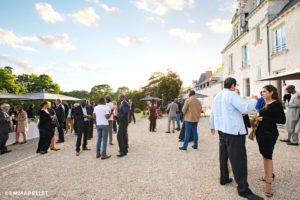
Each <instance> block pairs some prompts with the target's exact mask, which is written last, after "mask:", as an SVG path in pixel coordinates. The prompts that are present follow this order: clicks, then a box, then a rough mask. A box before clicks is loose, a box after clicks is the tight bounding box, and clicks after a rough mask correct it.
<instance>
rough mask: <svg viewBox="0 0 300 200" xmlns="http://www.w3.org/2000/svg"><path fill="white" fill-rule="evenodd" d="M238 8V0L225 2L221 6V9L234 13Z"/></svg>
mask: <svg viewBox="0 0 300 200" xmlns="http://www.w3.org/2000/svg"><path fill="white" fill-rule="evenodd" d="M237 8H238V2H237V1H234V2H232V1H227V2H225V3H223V4H221V7H220V8H219V11H221V12H230V13H234V12H235V10H236V9H237Z"/></svg>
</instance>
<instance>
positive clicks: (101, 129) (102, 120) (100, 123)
mask: <svg viewBox="0 0 300 200" xmlns="http://www.w3.org/2000/svg"><path fill="white" fill-rule="evenodd" d="M111 115H112V112H111V110H110V109H109V107H108V106H107V105H106V100H105V98H103V97H101V98H100V99H99V105H98V106H96V107H95V109H94V114H93V116H94V119H95V120H96V125H97V133H98V138H97V145H96V158H100V157H101V159H102V160H103V159H107V158H110V157H111V156H110V155H107V154H106V145H107V136H108V128H109V123H108V119H109V118H110V117H111ZM102 139H103V144H102V156H101V155H100V146H101V142H102Z"/></svg>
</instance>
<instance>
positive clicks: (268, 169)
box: [0, 77, 300, 200]
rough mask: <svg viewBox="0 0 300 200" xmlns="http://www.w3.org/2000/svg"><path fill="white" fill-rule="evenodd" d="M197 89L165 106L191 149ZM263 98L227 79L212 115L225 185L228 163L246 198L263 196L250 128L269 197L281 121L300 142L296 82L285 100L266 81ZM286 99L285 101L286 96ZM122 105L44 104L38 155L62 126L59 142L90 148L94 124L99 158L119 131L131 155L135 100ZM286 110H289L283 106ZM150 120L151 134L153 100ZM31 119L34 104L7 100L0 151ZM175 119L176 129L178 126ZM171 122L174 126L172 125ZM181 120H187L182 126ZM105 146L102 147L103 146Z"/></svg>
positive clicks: (0, 121)
mask: <svg viewBox="0 0 300 200" xmlns="http://www.w3.org/2000/svg"><path fill="white" fill-rule="evenodd" d="M195 94H196V93H195V91H193V90H192V91H190V93H189V97H188V99H186V100H183V101H181V102H180V101H179V100H178V99H175V98H174V99H172V100H171V101H170V102H169V104H168V105H167V106H166V111H167V115H168V126H167V128H168V129H167V131H166V133H171V132H172V133H175V130H177V131H180V135H179V141H180V142H183V145H182V146H181V147H179V149H180V150H182V151H187V148H188V144H189V142H190V141H194V144H193V146H192V148H193V149H197V148H198V129H197V128H198V122H199V121H200V117H201V112H202V105H201V102H200V101H199V100H198V99H197V98H196V97H195ZM260 95H261V97H260V98H258V97H257V96H255V95H253V96H252V99H251V100H250V101H249V102H245V101H244V100H243V98H242V97H240V92H239V90H238V89H237V82H236V80H235V79H234V78H230V77H229V78H227V79H226V80H225V81H224V89H223V90H222V91H221V92H220V93H218V94H217V96H216V97H215V98H214V101H213V105H212V111H211V115H210V127H211V135H214V134H215V132H216V131H217V132H218V135H219V165H220V184H221V185H226V184H228V183H231V182H232V181H233V179H232V178H230V176H229V170H228V168H229V164H230V165H231V167H232V171H233V176H234V179H235V181H236V183H237V185H238V187H237V190H238V194H239V195H240V196H242V197H245V198H248V199H253V200H260V199H263V198H262V197H259V196H257V195H255V194H254V193H253V192H252V191H251V190H250V188H249V184H248V182H247V176H248V169H247V154H246V146H245V142H246V135H248V128H250V127H252V131H251V133H250V135H249V138H250V139H253V138H254V137H256V141H257V143H258V150H259V152H260V153H261V155H262V160H263V166H264V176H262V177H261V179H259V180H260V181H263V182H265V184H266V185H265V191H264V192H265V193H264V194H265V196H266V197H272V196H273V192H272V187H271V184H272V182H273V181H274V180H275V173H274V166H273V160H272V159H273V151H274V148H275V144H276V142H277V139H278V136H279V132H278V129H277V124H285V125H286V131H287V133H288V137H287V139H284V140H280V141H281V142H286V143H287V144H288V145H292V146H298V145H299V137H298V133H299V129H300V94H299V93H297V91H296V88H295V86H293V85H289V86H285V87H284V97H283V98H281V97H280V95H279V93H278V90H277V88H275V87H274V86H272V85H266V86H264V87H263V88H262V91H261V93H260ZM282 99H283V100H282ZM118 100H119V105H118V103H117V102H116V101H112V99H111V97H110V96H106V97H101V98H100V99H99V102H98V103H97V104H95V103H94V102H91V103H89V102H88V101H87V100H85V99H83V100H81V102H80V104H77V105H76V104H75V105H74V106H73V105H71V104H68V105H67V104H65V105H64V106H63V105H62V102H61V100H60V99H57V100H56V101H55V104H54V106H53V107H51V103H50V102H48V101H44V102H42V104H41V108H40V110H39V113H38V115H39V124H38V128H39V133H40V137H39V143H38V148H37V151H36V152H37V153H40V154H45V153H47V152H48V149H49V148H50V149H51V150H54V151H58V150H59V149H58V148H55V145H54V139H55V130H56V129H57V130H58V141H57V143H63V142H64V141H65V139H64V135H65V133H67V132H69V130H70V132H71V133H72V132H73V131H74V133H75V135H76V136H77V140H76V144H75V151H76V156H79V155H80V151H81V150H83V151H90V150H91V149H90V148H88V146H87V145H88V140H90V139H92V138H93V129H94V125H95V126H96V130H97V144H96V158H101V159H108V158H110V157H111V155H109V154H108V153H107V151H106V150H107V143H109V144H110V145H114V144H113V134H114V133H117V141H118V145H119V154H118V157H123V156H126V155H127V154H128V148H129V146H128V125H129V123H130V122H131V121H132V120H133V122H134V123H135V122H136V120H135V116H134V109H135V105H134V103H133V102H132V101H131V100H129V101H128V102H127V101H126V98H125V95H123V94H122V95H120V96H119V99H118ZM285 108H286V109H287V112H285V111H284V109H285ZM253 111H256V115H254V117H252V118H251V119H250V117H249V115H248V113H251V112H253ZM148 113H149V115H148V119H149V121H150V128H149V130H150V132H155V131H156V120H157V118H158V109H157V105H156V104H155V101H154V100H152V101H151V104H150V105H149V107H148ZM28 118H34V105H30V106H29V107H28V109H27V110H26V111H24V110H23V108H22V106H15V107H14V109H13V110H10V106H9V104H6V103H5V104H2V105H1V110H0V131H1V134H0V150H1V154H4V153H8V152H10V150H8V149H7V147H6V145H5V143H6V141H7V139H8V133H10V132H12V131H13V124H16V125H17V126H16V129H15V132H16V142H15V143H14V144H18V143H19V137H20V134H21V135H22V136H23V142H22V143H26V131H27V124H28V122H27V120H28ZM175 122H176V125H177V126H176V128H175ZM171 123H172V129H171ZM181 123H182V124H181ZM101 144H102V145H101Z"/></svg>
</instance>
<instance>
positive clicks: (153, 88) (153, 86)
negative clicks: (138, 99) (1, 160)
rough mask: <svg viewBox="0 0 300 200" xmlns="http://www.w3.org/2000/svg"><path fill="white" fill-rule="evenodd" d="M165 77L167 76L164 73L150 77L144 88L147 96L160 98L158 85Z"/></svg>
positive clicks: (157, 73)
mask: <svg viewBox="0 0 300 200" xmlns="http://www.w3.org/2000/svg"><path fill="white" fill-rule="evenodd" d="M164 76H165V74H164V73H162V72H154V73H153V74H152V75H151V76H150V78H149V79H148V84H147V85H146V86H144V87H143V88H142V89H143V91H144V93H145V95H146V96H156V97H158V96H159V93H158V84H159V83H160V81H161V79H162V77H164Z"/></svg>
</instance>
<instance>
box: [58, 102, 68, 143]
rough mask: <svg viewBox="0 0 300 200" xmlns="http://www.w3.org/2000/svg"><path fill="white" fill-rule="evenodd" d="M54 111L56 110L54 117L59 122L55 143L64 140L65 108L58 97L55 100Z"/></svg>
mask: <svg viewBox="0 0 300 200" xmlns="http://www.w3.org/2000/svg"><path fill="white" fill-rule="evenodd" d="M55 105H56V107H55V112H56V117H57V120H58V123H59V126H58V127H57V129H58V140H57V142H56V143H63V142H65V137H64V134H65V133H64V129H63V127H64V123H65V120H66V118H65V108H64V106H63V105H62V104H61V100H60V99H56V101H55Z"/></svg>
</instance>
